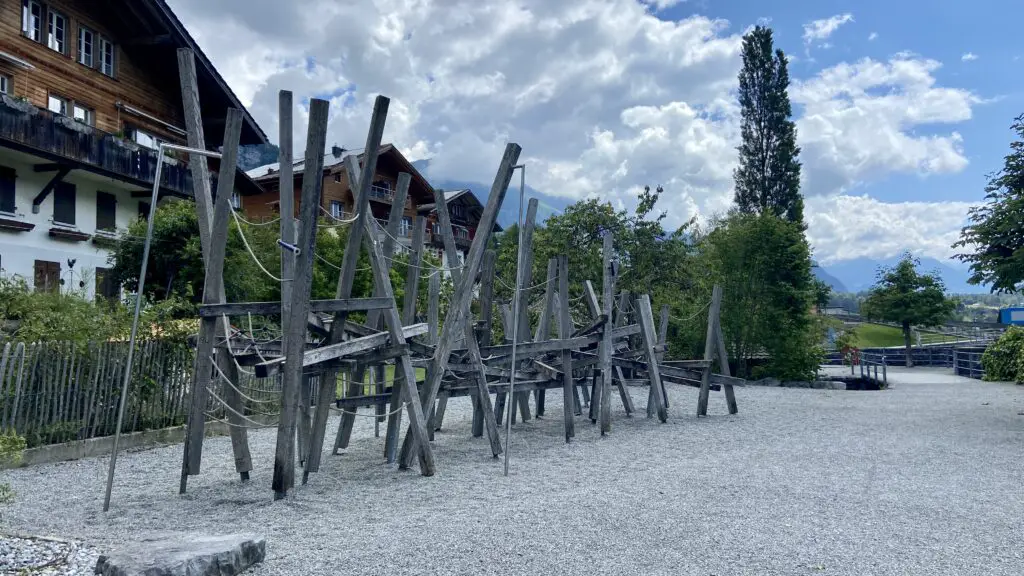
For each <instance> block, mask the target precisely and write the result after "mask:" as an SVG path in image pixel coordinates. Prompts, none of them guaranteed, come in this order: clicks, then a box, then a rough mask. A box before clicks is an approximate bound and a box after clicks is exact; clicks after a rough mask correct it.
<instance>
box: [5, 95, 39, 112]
mask: <svg viewBox="0 0 1024 576" xmlns="http://www.w3.org/2000/svg"><path fill="white" fill-rule="evenodd" d="M0 101H2V102H3V105H4V106H6V107H8V108H10V109H12V110H17V111H19V112H23V113H25V114H29V115H35V114H38V113H39V108H37V107H36V106H35V105H34V104H32V103H31V102H29V101H28V98H25V97H24V96H10V95H7V94H3V95H0Z"/></svg>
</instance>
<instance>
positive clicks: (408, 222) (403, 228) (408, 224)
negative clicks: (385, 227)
mask: <svg viewBox="0 0 1024 576" xmlns="http://www.w3.org/2000/svg"><path fill="white" fill-rule="evenodd" d="M411 231H412V218H411V217H409V216H403V217H402V223H401V224H400V225H399V226H398V234H399V235H401V236H409V232H411Z"/></svg>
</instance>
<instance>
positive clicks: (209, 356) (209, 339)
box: [179, 51, 251, 493]
mask: <svg viewBox="0 0 1024 576" xmlns="http://www.w3.org/2000/svg"><path fill="white" fill-rule="evenodd" d="M183 60H184V61H186V62H188V63H189V64H191V66H192V67H191V68H188V69H186V67H183V69H182V75H183V76H187V75H191V76H192V78H191V79H190V80H189V81H188V82H189V83H191V84H192V88H193V89H194V88H195V86H194V80H195V77H194V75H195V68H194V61H193V59H192V57H191V54H190V53H189V54H188V55H187V57H183V55H182V53H181V52H180V51H179V62H181V61H183ZM183 84H184V82H183ZM190 96H195V97H194V99H193V98H191V97H190ZM185 101H186V118H188V117H189V116H195V118H192V119H190V120H188V122H187V124H189V132H190V133H191V132H193V131H201V130H202V124H201V122H197V120H198V114H199V111H198V109H195V110H188V106H189V103H190V102H191V103H192V104H195V105H198V96H197V95H191V94H190V95H187V96H186V97H185ZM225 122H226V124H225V128H224V152H223V154H222V156H221V163H220V174H219V180H218V183H217V202H216V205H215V206H214V209H213V214H212V219H209V220H207V219H205V218H204V216H209V215H210V214H209V213H207V214H203V213H202V210H203V209H204V208H200V207H201V206H203V207H205V204H206V203H205V202H197V203H196V206H197V211H200V213H199V215H198V216H199V228H200V230H202V229H203V228H207V229H208V230H209V231H210V234H209V239H208V241H209V242H210V247H209V251H208V252H206V254H207V259H206V277H205V280H204V283H203V303H204V304H217V303H223V302H224V301H225V297H224V258H225V252H226V247H227V234H228V217H229V215H230V211H231V204H230V199H231V193H232V190H233V188H234V181H235V169H236V167H237V165H238V141H239V138H240V136H241V131H242V112H241V111H240V110H238V109H229V110H228V112H227V117H226V119H225ZM196 125H198V126H196ZM200 139H201V138H200ZM200 168H202V167H200ZM199 172H200V179H203V178H205V179H207V180H208V179H209V173H208V172H205V171H204V170H202V169H200V170H199ZM202 188H203V186H202V185H200V186H199V187H198V188H196V189H195V190H196V191H197V192H198V191H200V190H202ZM201 236H202V235H200V237H201ZM228 333H229V331H228V327H227V322H226V321H223V320H218V319H216V318H205V319H203V320H202V321H201V323H200V328H199V341H198V344H197V347H196V363H195V373H194V377H193V382H194V384H193V389H192V398H193V401H192V406H191V408H190V410H189V425H188V429H187V437H186V441H185V454H184V457H183V465H182V474H181V483H180V485H179V490H180V492H182V493H184V491H185V488H186V483H187V478H188V476H189V475H195V474H198V473H199V469H200V462H201V460H202V450H203V433H204V427H205V420H206V416H205V414H204V409H205V406H206V400H207V393H208V390H209V386H210V384H211V380H210V379H211V376H212V373H211V372H212V369H213V363H214V358H213V344H214V340H215V339H216V338H218V337H227V335H228ZM218 356H220V358H219V359H218V360H217V363H218V366H220V367H221V371H222V372H224V373H225V374H226V375H227V376H228V377H229V378H233V379H234V380H233V381H237V380H238V373H237V371H235V369H234V368H235V367H234V363H233V362H231V361H230V359H229V358H227V357H226V355H224V354H220V355H218ZM225 401H230V402H231V404H230V405H231V407H232V409H233V410H235V411H240V410H241V408H242V405H241V401H240V398H238V397H237V396H233V395H229V398H228V399H225ZM229 412H230V411H229ZM235 418H238V416H237V415H235ZM229 421H231V422H233V421H232V420H229ZM231 429H232V447H233V448H234V449H235V452H234V455H235V462H236V469H238V471H239V473H241V474H242V475H243V479H245V477H246V476H247V474H246V473H247V472H248V470H250V469H251V458H250V456H249V454H248V438H247V437H246V435H245V429H244V428H242V427H241V426H231Z"/></svg>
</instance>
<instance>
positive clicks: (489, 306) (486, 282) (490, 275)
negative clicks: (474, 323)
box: [472, 250, 496, 438]
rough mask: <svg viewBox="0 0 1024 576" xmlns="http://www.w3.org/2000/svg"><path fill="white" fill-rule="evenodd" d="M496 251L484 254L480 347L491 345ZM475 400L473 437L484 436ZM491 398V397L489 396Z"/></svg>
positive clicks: (479, 404) (478, 397) (479, 406)
mask: <svg viewBox="0 0 1024 576" xmlns="http://www.w3.org/2000/svg"><path fill="white" fill-rule="evenodd" d="M495 258H496V253H495V251H494V250H487V251H486V252H484V260H483V268H482V270H481V272H480V345H481V346H490V345H491V322H492V319H493V313H494V312H493V310H494V302H493V300H492V299H493V296H494V261H495ZM472 398H473V430H472V432H473V437H474V438H479V437H481V436H483V435H484V413H483V407H482V406H483V405H482V403H481V402H480V396H479V394H475V395H473V396H472ZM488 398H489V395H488Z"/></svg>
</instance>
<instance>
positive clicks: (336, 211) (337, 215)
mask: <svg viewBox="0 0 1024 576" xmlns="http://www.w3.org/2000/svg"><path fill="white" fill-rule="evenodd" d="M342 212H343V210H342V209H341V202H338V201H337V200H331V217H332V218H334V219H336V220H340V219H341V215H342Z"/></svg>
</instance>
